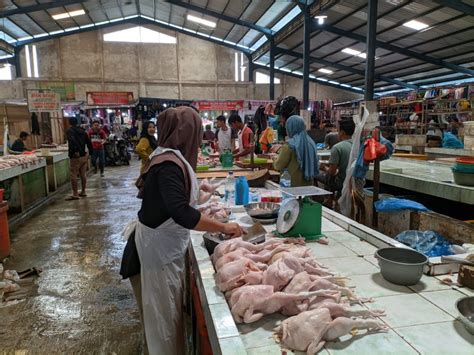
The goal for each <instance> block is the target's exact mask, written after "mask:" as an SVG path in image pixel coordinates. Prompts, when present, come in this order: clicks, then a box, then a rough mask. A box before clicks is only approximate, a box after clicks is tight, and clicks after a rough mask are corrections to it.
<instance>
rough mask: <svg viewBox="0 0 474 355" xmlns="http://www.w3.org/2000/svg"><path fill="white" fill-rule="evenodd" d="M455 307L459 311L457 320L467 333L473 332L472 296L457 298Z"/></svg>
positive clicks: (473, 300) (473, 309)
mask: <svg viewBox="0 0 474 355" xmlns="http://www.w3.org/2000/svg"><path fill="white" fill-rule="evenodd" d="M456 309H457V310H458V312H459V320H460V321H461V322H462V324H464V326H465V327H466V329H467V331H468V332H469V333H471V334H474V296H469V297H463V298H460V299H458V300H457V301H456Z"/></svg>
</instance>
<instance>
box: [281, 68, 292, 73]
mask: <svg viewBox="0 0 474 355" xmlns="http://www.w3.org/2000/svg"><path fill="white" fill-rule="evenodd" d="M280 70H281V71H286V72H287V73H291V70H290V69H287V68H280Z"/></svg>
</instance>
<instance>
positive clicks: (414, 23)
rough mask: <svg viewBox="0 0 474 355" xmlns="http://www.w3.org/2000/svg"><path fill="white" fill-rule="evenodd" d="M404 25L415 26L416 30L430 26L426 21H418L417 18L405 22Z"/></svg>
mask: <svg viewBox="0 0 474 355" xmlns="http://www.w3.org/2000/svg"><path fill="white" fill-rule="evenodd" d="M403 26H405V27H410V28H413V29H414V30H417V31H420V30H424V29H425V28H427V27H429V26H428V25H427V24H426V23H423V22H420V21H416V20H411V21H408V22H405V23H404V24H403Z"/></svg>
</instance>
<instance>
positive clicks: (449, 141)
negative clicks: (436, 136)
mask: <svg viewBox="0 0 474 355" xmlns="http://www.w3.org/2000/svg"><path fill="white" fill-rule="evenodd" d="M442 144H443V148H454V149H462V148H464V144H463V143H462V142H461V141H460V140H459V138H458V137H456V136H455V135H454V134H452V133H450V132H445V133H444V137H443V143H442Z"/></svg>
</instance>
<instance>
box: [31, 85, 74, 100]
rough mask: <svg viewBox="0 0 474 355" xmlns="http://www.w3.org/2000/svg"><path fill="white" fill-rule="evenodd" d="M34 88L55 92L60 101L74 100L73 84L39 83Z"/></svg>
mask: <svg viewBox="0 0 474 355" xmlns="http://www.w3.org/2000/svg"><path fill="white" fill-rule="evenodd" d="M36 87H37V88H38V89H42V90H52V91H54V92H57V93H58V94H59V96H60V97H61V101H74V100H75V99H76V91H75V87H74V83H73V82H64V81H39V82H37V84H36Z"/></svg>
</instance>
